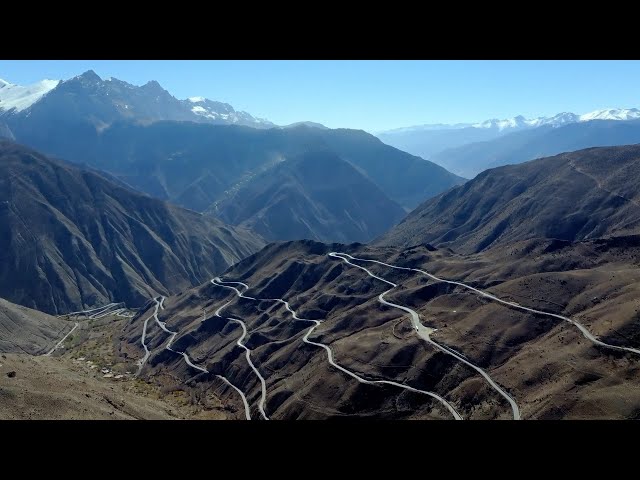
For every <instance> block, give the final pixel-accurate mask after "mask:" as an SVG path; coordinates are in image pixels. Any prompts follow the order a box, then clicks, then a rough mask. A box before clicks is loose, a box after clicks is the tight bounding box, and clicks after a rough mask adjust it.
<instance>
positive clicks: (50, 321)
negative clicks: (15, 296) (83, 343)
mask: <svg viewBox="0 0 640 480" xmlns="http://www.w3.org/2000/svg"><path fill="white" fill-rule="evenodd" d="M71 328H73V323H71V322H67V321H64V320H60V319H58V318H56V317H52V316H50V315H47V314H46V313H42V312H38V311H36V310H31V309H30V308H26V307H22V306H20V305H15V304H13V303H11V302H7V301H6V300H4V299H2V298H0V352H2V353H28V354H30V355H41V354H43V353H46V352H48V351H49V350H51V349H52V348H53V347H54V346H55V345H56V343H57V342H58V341H60V340H61V339H62V338H63V337H64V336H65V335H66V334H67V333H68V332H69V331H70V330H71Z"/></svg>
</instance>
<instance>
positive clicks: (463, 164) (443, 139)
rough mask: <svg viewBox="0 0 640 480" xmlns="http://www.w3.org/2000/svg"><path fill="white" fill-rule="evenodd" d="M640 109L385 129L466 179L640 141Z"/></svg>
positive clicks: (394, 140)
mask: <svg viewBox="0 0 640 480" xmlns="http://www.w3.org/2000/svg"><path fill="white" fill-rule="evenodd" d="M639 128H640V110H638V109H637V108H631V109H604V110H595V111H593V112H590V113H587V114H584V115H576V114H573V113H559V114H557V115H555V116H553V117H539V118H534V119H525V118H524V117H522V116H518V117H515V118H511V119H505V120H498V119H492V120H487V121H484V122H480V123H476V124H456V125H422V126H416V127H408V128H401V129H396V130H390V131H387V132H381V133H379V134H378V135H377V136H378V137H379V138H380V139H381V140H383V141H384V142H385V143H388V144H389V145H393V146H395V147H397V148H400V149H402V150H405V151H407V152H411V153H413V154H415V155H419V156H421V157H423V158H427V159H429V160H432V161H433V162H435V163H437V164H438V165H442V166H443V167H445V168H447V169H448V170H450V171H452V172H454V173H456V174H458V175H461V176H463V177H465V178H473V177H474V176H475V175H477V174H478V173H480V172H481V171H483V170H485V169H487V168H492V167H497V166H500V165H506V164H510V163H520V162H523V161H526V160H532V159H534V158H540V157H543V156H548V155H555V154H557V153H562V152H565V151H573V150H578V149H581V148H588V147H597V146H608V145H625V144H630V143H638V142H640V133H639V131H638V130H639Z"/></svg>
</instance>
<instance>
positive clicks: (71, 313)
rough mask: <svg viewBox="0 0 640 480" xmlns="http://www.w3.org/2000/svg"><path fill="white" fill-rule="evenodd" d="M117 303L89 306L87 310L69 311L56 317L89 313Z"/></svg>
mask: <svg viewBox="0 0 640 480" xmlns="http://www.w3.org/2000/svg"><path fill="white" fill-rule="evenodd" d="M114 305H117V304H116V303H109V304H108V305H103V306H101V307H96V308H90V309H89V310H79V311H77V312H70V313H65V314H64V315H58V317H66V316H71V315H82V314H86V313H91V312H96V311H98V310H103V309H105V308H107V307H111V306H114Z"/></svg>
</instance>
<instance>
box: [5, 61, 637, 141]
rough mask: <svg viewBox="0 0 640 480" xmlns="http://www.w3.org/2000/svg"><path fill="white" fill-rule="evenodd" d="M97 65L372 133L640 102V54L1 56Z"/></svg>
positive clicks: (70, 68) (27, 65)
mask: <svg viewBox="0 0 640 480" xmlns="http://www.w3.org/2000/svg"><path fill="white" fill-rule="evenodd" d="M88 69H93V70H95V71H96V73H98V75H100V76H101V77H103V78H106V77H110V76H113V77H116V78H119V79H121V80H125V81H127V82H129V83H133V84H135V85H142V84H144V83H146V82H147V81H149V80H157V81H158V82H159V83H160V84H161V85H162V86H163V87H164V88H165V89H167V90H168V91H169V92H170V93H171V94H173V95H174V96H176V97H178V98H186V97H190V96H203V97H207V98H210V99H212V100H219V101H223V102H228V103H230V104H231V105H233V106H234V108H236V109H239V110H246V111H248V112H249V113H251V114H253V115H254V116H259V117H264V118H267V119H269V120H271V121H273V122H275V123H277V124H288V123H293V122H296V121H302V120H312V121H316V122H320V123H323V124H325V125H327V126H328V127H332V128H337V127H349V128H361V129H363V130H368V131H378V130H385V129H391V128H398V127H404V126H409V125H419V124H424V123H457V122H475V121H480V120H486V119H488V118H507V117H513V116H515V115H519V114H521V115H524V116H526V117H532V116H540V115H553V114H556V113H559V112H562V111H571V112H574V113H578V114H580V113H586V112H589V111H591V110H595V109H600V108H607V107H640V61H559V60H554V61H396V60H388V61H357V60H354V61H350V60H336V61H333V60H326V61H320V60H314V61H280V60H278V61H267V60H256V61H246V60H242V61H230V60H224V61H223V60H215V61H198V60H196V61H183V60H180V61H133V60H123V61H115V60H114V61H112V60H109V61H107V60H93V61H84V60H83V61H80V60H78V61H53V60H46V61H31V60H30V61H26V60H25V61H5V60H0V78H3V79H4V80H7V81H10V82H12V83H17V84H21V85H25V84H29V83H33V82H36V81H38V80H40V79H42V78H55V79H67V78H70V77H73V76H75V75H78V74H80V73H82V72H84V71H86V70H88Z"/></svg>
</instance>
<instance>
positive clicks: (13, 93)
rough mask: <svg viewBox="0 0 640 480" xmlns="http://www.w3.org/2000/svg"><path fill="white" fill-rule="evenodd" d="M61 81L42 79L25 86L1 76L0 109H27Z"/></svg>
mask: <svg viewBox="0 0 640 480" xmlns="http://www.w3.org/2000/svg"><path fill="white" fill-rule="evenodd" d="M59 83H60V80H41V81H39V82H37V83H34V84H33V85H27V86H26V87H23V86H21V85H14V84H13V83H9V82H7V81H5V80H2V79H1V78H0V111H8V110H12V109H15V110H16V111H18V112H20V111H22V110H25V109H27V108H29V107H30V106H31V105H33V104H34V103H36V102H37V101H38V100H40V99H41V98H42V97H43V96H45V95H46V94H47V93H49V92H50V91H51V90H53V89H54V88H56V86H57V85H58V84H59Z"/></svg>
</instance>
